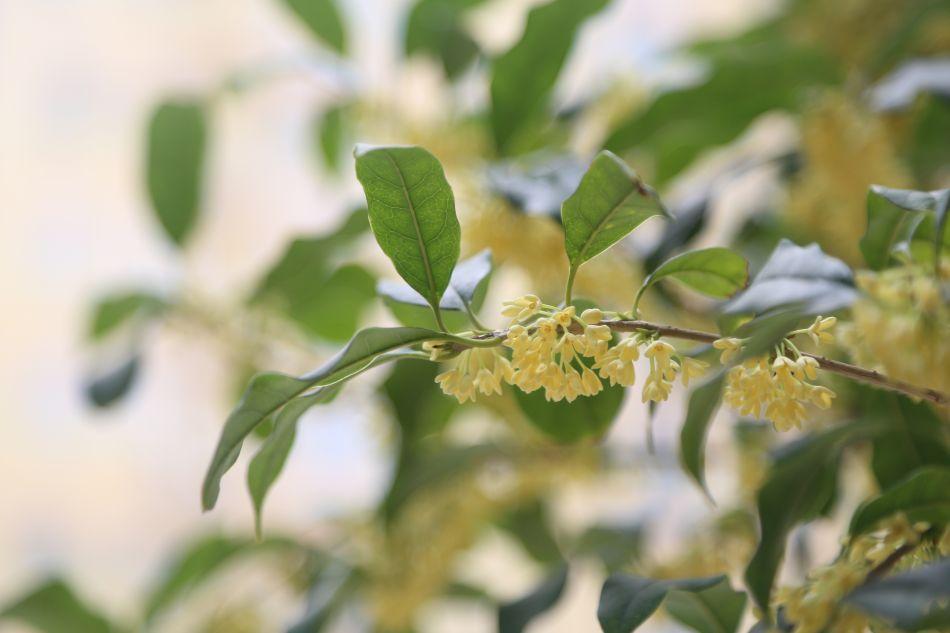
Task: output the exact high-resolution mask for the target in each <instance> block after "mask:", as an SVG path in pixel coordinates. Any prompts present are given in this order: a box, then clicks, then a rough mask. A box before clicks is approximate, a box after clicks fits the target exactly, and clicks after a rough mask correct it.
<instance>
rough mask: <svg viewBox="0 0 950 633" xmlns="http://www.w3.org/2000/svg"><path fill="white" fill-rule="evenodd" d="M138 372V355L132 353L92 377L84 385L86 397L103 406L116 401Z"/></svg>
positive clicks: (133, 380) (133, 381) (128, 387)
mask: <svg viewBox="0 0 950 633" xmlns="http://www.w3.org/2000/svg"><path fill="white" fill-rule="evenodd" d="M138 373H139V356H138V354H133V355H132V356H130V357H129V358H128V359H127V360H125V361H123V362H122V363H121V364H120V365H118V366H117V367H115V368H113V369H110V370H108V371H106V372H105V373H103V374H100V375H97V376H95V377H94V378H92V379H91V380H90V381H89V382H88V384H87V385H86V397H87V398H88V399H89V402H91V403H92V404H93V405H95V406H97V407H100V408H104V407H108V406H109V405H112V404H115V403H116V402H118V401H119V400H120V399H121V398H122V397H123V396H124V395H125V394H127V393H128V392H129V390H130V389H131V388H132V385H134V384H135V379H136V377H137V376H138Z"/></svg>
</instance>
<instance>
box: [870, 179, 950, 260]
mask: <svg viewBox="0 0 950 633" xmlns="http://www.w3.org/2000/svg"><path fill="white" fill-rule="evenodd" d="M948 205H950V189H941V190H939V191H911V190H907V189H889V188H887V187H882V186H880V185H872V186H871V188H870V189H869V190H868V202H867V208H868V226H867V230H866V231H865V233H864V237H862V238H861V253H862V254H863V255H864V260H865V261H866V262H867V264H868V266H869V267H870V268H871V269H872V270H880V269H881V268H884V267H885V266H887V264H888V263H889V262H890V261H891V256H892V255H893V254H894V252H895V250H897V249H899V248H900V247H901V244H906V243H908V242H910V241H911V240H912V239H913V237H914V234H915V233H916V232H917V229H918V226H919V225H920V224H921V222H922V221H923V220H924V217H925V216H926V215H927V214H928V213H930V212H933V213H934V214H935V215H936V225H935V228H936V230H935V231H933V233H934V234H933V240H934V246H933V248H934V249H937V251H939V249H940V248H942V245H943V241H944V239H945V236H944V234H943V226H944V224H945V223H946V217H947V207H948ZM938 235H939V238H938Z"/></svg>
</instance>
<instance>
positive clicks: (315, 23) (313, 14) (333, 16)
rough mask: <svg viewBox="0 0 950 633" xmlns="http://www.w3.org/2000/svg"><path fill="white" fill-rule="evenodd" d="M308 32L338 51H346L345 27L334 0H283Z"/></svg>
mask: <svg viewBox="0 0 950 633" xmlns="http://www.w3.org/2000/svg"><path fill="white" fill-rule="evenodd" d="M284 2H285V3H286V4H287V7H288V8H290V10H291V11H293V12H294V13H295V14H296V16H297V17H298V18H299V19H300V20H301V21H302V22H303V23H304V24H306V25H307V28H308V29H309V30H310V33H311V34H312V35H314V36H315V37H316V38H317V39H319V40H322V41H323V42H324V43H325V44H327V45H328V46H330V48H332V49H333V50H335V51H336V52H338V53H341V54H342V53H346V29H345V28H344V26H343V18H342V17H341V16H340V10H339V9H338V8H337V6H336V2H335V1H334V0H284Z"/></svg>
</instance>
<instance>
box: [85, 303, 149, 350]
mask: <svg viewBox="0 0 950 633" xmlns="http://www.w3.org/2000/svg"><path fill="white" fill-rule="evenodd" d="M165 307H166V304H165V301H164V300H163V299H161V298H160V297H158V296H156V295H153V294H149V293H147V292H123V293H117V294H111V295H107V296H105V297H102V298H101V299H99V301H98V302H96V305H95V307H94V308H93V313H92V319H91V320H90V324H89V338H90V339H92V340H93V341H101V340H102V339H104V338H105V337H106V336H108V335H109V334H111V333H112V332H114V331H116V330H117V329H119V328H120V327H121V326H123V325H125V324H128V323H130V322H133V321H141V320H144V319H146V318H147V317H151V316H154V315H156V314H158V313H161V312H162V311H163V310H164V309H165Z"/></svg>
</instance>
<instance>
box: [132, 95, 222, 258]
mask: <svg viewBox="0 0 950 633" xmlns="http://www.w3.org/2000/svg"><path fill="white" fill-rule="evenodd" d="M207 135H208V132H207V122H206V119H205V111H204V108H203V106H202V105H201V104H200V103H194V102H187V101H176V102H165V103H162V104H161V105H159V106H158V108H156V109H155V111H154V112H153V113H152V117H151V120H150V121H149V125H148V151H147V161H148V162H147V166H146V180H147V184H148V194H149V197H150V198H151V201H152V208H153V209H154V211H155V213H156V215H158V220H159V222H161V224H162V227H163V228H164V229H165V232H166V233H167V234H168V236H169V237H170V238H172V240H173V241H174V242H175V243H176V244H178V245H179V246H180V245H182V244H183V243H184V242H185V239H186V238H187V237H188V234H189V233H190V232H191V230H192V229H193V228H194V226H195V223H196V222H197V220H198V211H199V206H200V204H201V188H202V177H203V171H204V155H205V145H206V144H207Z"/></svg>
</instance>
